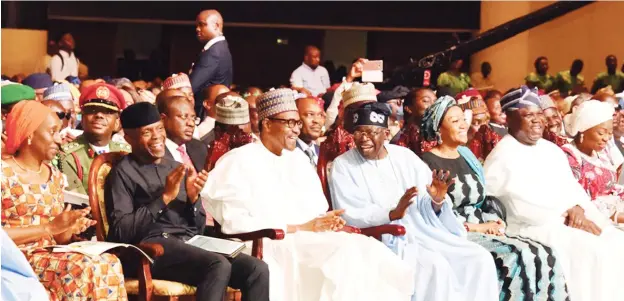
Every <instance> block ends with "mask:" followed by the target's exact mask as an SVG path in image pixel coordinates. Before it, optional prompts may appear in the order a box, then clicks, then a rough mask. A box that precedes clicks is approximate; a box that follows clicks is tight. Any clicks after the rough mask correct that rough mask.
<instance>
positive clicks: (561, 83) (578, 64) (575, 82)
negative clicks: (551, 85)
mask: <svg viewBox="0 0 624 301" xmlns="http://www.w3.org/2000/svg"><path fill="white" fill-rule="evenodd" d="M581 71H583V61H582V60H579V59H576V60H574V62H572V67H570V70H567V71H561V72H559V73H557V76H555V89H557V90H559V93H561V96H562V97H568V95H570V94H571V93H573V92H575V91H577V90H579V89H580V88H582V87H583V86H585V78H584V77H583V75H581Z"/></svg>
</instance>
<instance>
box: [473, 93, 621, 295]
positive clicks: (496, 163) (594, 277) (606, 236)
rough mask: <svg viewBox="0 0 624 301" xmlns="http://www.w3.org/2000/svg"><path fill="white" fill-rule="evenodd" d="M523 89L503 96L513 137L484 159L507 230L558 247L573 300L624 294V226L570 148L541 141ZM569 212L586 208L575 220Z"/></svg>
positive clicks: (491, 190)
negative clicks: (610, 215) (589, 185)
mask: <svg viewBox="0 0 624 301" xmlns="http://www.w3.org/2000/svg"><path fill="white" fill-rule="evenodd" d="M522 89H524V88H522ZM524 92H526V91H522V92H518V93H516V95H515V96H514V95H513V93H514V92H511V93H510V94H512V95H511V96H513V97H508V95H510V94H508V95H505V96H504V97H503V99H501V105H502V106H503V109H507V111H508V112H507V116H508V120H509V129H510V130H509V133H510V135H507V136H505V137H504V138H503V139H502V140H501V141H500V142H499V143H498V144H497V145H496V147H495V148H494V150H493V151H492V152H491V153H490V154H489V156H488V157H487V159H486V161H485V166H484V168H485V182H486V188H485V189H486V191H487V193H488V195H492V196H494V197H497V198H498V199H499V200H501V202H503V204H504V205H505V207H506V209H507V230H506V232H507V233H508V234H509V235H513V236H522V237H527V238H530V239H533V240H535V241H538V242H540V243H542V244H544V245H547V246H550V247H552V248H553V249H554V251H555V252H556V253H557V261H559V262H560V263H561V265H562V268H563V272H564V275H565V278H566V281H567V283H568V289H569V292H570V297H571V300H574V301H585V300H586V301H597V300H604V301H611V300H613V301H615V300H624V295H623V294H622V293H621V284H620V283H621V277H620V276H621V273H622V271H624V232H621V231H620V230H618V229H616V228H615V227H614V226H613V224H611V222H610V221H609V220H608V219H607V218H606V217H604V216H603V215H601V214H600V212H599V211H598V209H597V208H596V206H595V205H594V204H592V203H591V201H590V197H589V196H588V195H587V193H586V192H585V191H584V190H583V188H582V187H581V185H580V184H579V183H578V182H577V180H576V179H575V178H574V175H573V174H572V170H571V168H570V165H569V163H568V161H567V158H566V155H565V153H564V152H563V151H562V150H561V149H560V148H559V147H557V146H556V145H555V144H552V143H550V142H548V141H546V140H544V139H541V135H542V134H541V133H542V132H543V130H544V125H543V119H542V118H541V117H540V113H539V112H541V111H539V108H537V106H536V105H532V104H531V100H530V99H529V96H530V95H528V94H527V93H524ZM533 98H536V96H535V97H533ZM518 100H519V101H518ZM579 207H580V208H579ZM581 208H582V209H581ZM571 210H577V211H580V212H583V210H584V212H583V213H581V214H580V215H579V217H574V218H575V219H576V221H570V220H571V218H572V216H571V215H570V212H571ZM566 220H568V221H569V222H567V223H568V225H570V226H568V225H566V224H565V223H566ZM579 221H580V223H579ZM588 225H591V226H588ZM572 226H574V227H572ZM588 227H589V228H588ZM595 227H598V228H600V229H601V232H600V231H598V232H596V234H598V235H595V234H594V231H593V230H592V228H594V229H595Z"/></svg>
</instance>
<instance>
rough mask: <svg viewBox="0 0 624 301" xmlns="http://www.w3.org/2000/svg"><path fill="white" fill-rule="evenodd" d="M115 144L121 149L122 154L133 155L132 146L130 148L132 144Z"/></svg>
mask: <svg viewBox="0 0 624 301" xmlns="http://www.w3.org/2000/svg"><path fill="white" fill-rule="evenodd" d="M112 143H113V144H116V145H117V147H116V148H117V149H119V151H120V152H126V153H131V152H132V146H130V144H128V143H123V142H114V141H113V142H112Z"/></svg>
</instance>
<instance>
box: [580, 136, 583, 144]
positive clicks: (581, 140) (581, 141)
mask: <svg viewBox="0 0 624 301" xmlns="http://www.w3.org/2000/svg"><path fill="white" fill-rule="evenodd" d="M580 143H583V134H581V139H580Z"/></svg>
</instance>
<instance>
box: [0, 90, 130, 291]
mask: <svg viewBox="0 0 624 301" xmlns="http://www.w3.org/2000/svg"><path fill="white" fill-rule="evenodd" d="M60 129H61V121H60V120H59V119H58V117H57V116H56V114H55V113H53V112H52V110H50V109H49V108H48V107H46V106H44V105H43V104H41V103H38V102H35V101H22V102H20V103H18V104H17V105H15V107H14V108H13V109H12V110H11V112H10V113H9V115H8V116H7V133H8V135H9V139H8V141H7V153H8V154H9V155H10V156H9V157H7V158H3V160H2V204H3V205H2V227H3V228H4V229H5V230H6V232H7V233H8V235H9V237H11V239H13V240H14V241H15V243H16V244H17V245H18V246H19V247H20V249H21V250H22V251H23V252H24V253H25V254H26V257H27V259H28V262H29V263H30V265H31V266H32V267H33V269H34V271H35V274H36V275H37V276H38V278H39V280H40V281H41V283H42V284H43V285H44V286H45V287H46V289H47V290H48V291H49V292H50V295H51V298H52V299H53V300H67V299H74V298H76V299H77V298H80V297H79V296H81V297H85V296H86V297H88V298H89V299H94V300H96V299H97V300H126V299H127V296H126V291H125V288H124V281H123V273H122V270H121V263H120V262H119V259H118V258H117V257H115V256H114V255H111V254H102V255H101V256H97V257H88V256H84V255H82V254H77V253H71V254H70V253H48V252H46V251H43V252H32V250H33V249H35V248H38V247H45V246H50V245H56V244H67V243H69V242H71V238H72V235H74V234H80V233H81V232H84V231H85V230H86V229H87V228H88V227H89V226H92V225H93V224H94V221H92V220H90V219H88V218H87V217H86V215H87V214H88V213H89V212H90V208H85V209H82V210H69V209H70V207H66V209H65V210H64V209H63V208H64V207H65V206H64V202H63V190H64V188H65V187H66V186H67V182H66V180H65V177H64V176H63V174H61V172H60V171H59V170H58V169H56V168H55V167H54V166H52V165H50V164H49V163H47V162H48V161H50V160H52V159H53V158H54V157H55V156H56V154H57V153H58V152H59V144H60V143H61V137H60V133H59V132H60ZM33 203H34V204H38V205H37V206H34V207H33V206H31V204H33Z"/></svg>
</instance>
